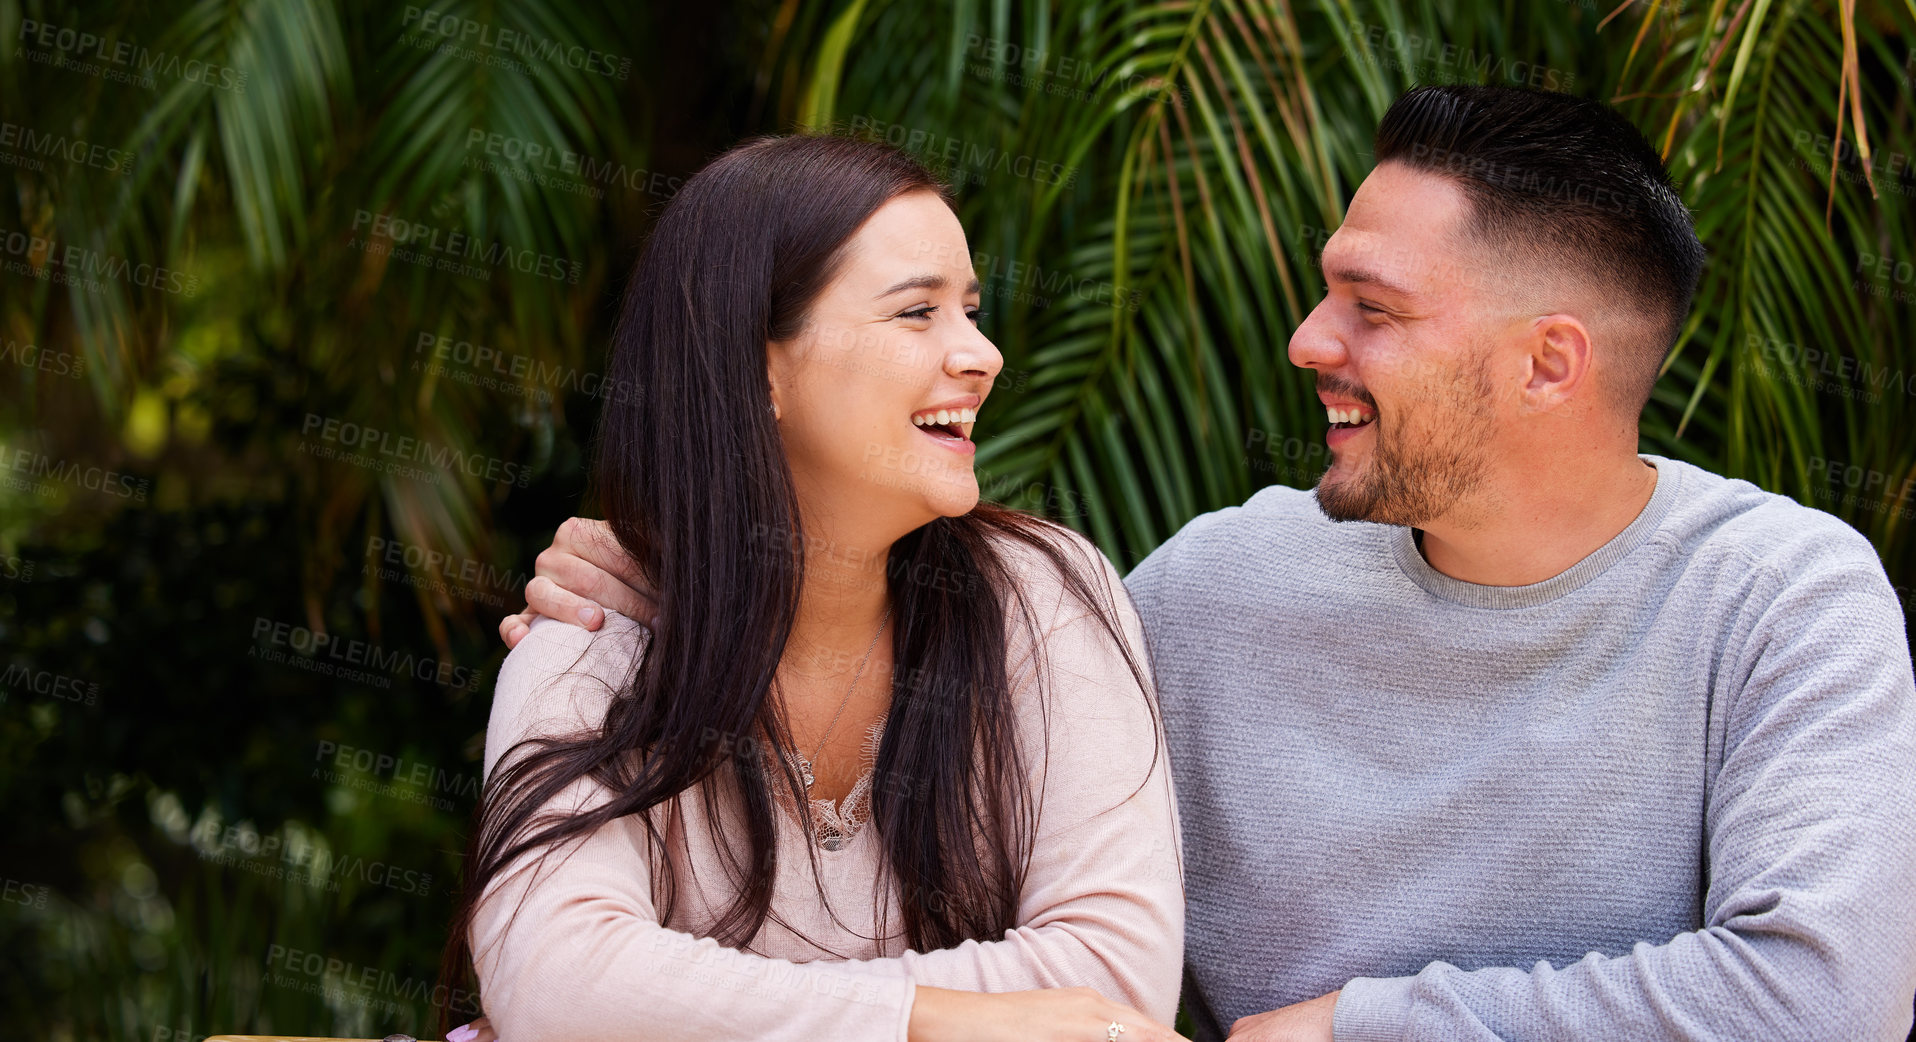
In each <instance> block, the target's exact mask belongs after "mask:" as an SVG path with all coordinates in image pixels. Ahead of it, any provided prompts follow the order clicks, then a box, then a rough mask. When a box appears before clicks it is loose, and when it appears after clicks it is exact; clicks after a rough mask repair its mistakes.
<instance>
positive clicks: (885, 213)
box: [449, 86, 1916, 1042]
mask: <svg viewBox="0 0 1916 1042" xmlns="http://www.w3.org/2000/svg"><path fill="white" fill-rule="evenodd" d="M1376 154H1377V164H1376V167H1375V169H1374V170H1373V171H1372V173H1371V174H1370V175H1369V176H1368V177H1367V178H1366V179H1365V180H1364V181H1363V183H1362V184H1361V185H1360V186H1359V188H1358V190H1357V193H1356V195H1355V197H1354V198H1353V200H1352V202H1351V205H1350V209H1349V212H1348V215H1347V216H1346V219H1345V221H1344V222H1343V225H1342V226H1341V227H1340V228H1339V230H1338V231H1337V232H1336V234H1334V235H1333V236H1331V238H1330V240H1329V241H1328V243H1327V244H1326V245H1325V247H1324V250H1323V256H1322V263H1323V271H1324V278H1325V280H1326V283H1327V295H1326V296H1325V298H1324V299H1323V301H1322V302H1321V303H1320V304H1319V305H1318V306H1317V308H1316V309H1315V310H1314V311H1313V312H1312V313H1311V314H1310V316H1309V317H1308V318H1307V319H1306V320H1305V322H1304V324H1303V325H1302V326H1300V327H1299V328H1298V330H1297V331H1296V333H1295V334H1294V335H1293V337H1292V338H1291V342H1290V352H1289V353H1290V359H1291V361H1292V362H1293V363H1295V364H1297V365H1300V366H1304V367H1308V368H1310V369H1313V370H1315V371H1316V380H1317V391H1318V396H1319V397H1320V398H1321V399H1322V401H1323V404H1324V405H1325V407H1326V410H1327V415H1328V419H1329V422H1330V431H1329V434H1328V438H1329V443H1330V448H1331V451H1332V455H1333V465H1332V467H1331V469H1330V470H1329V471H1328V472H1327V473H1326V474H1325V475H1324V476H1323V478H1322V479H1321V481H1320V482H1319V484H1318V486H1317V488H1316V489H1315V490H1314V491H1312V492H1302V491H1297V490H1294V489H1289V488H1283V487H1271V488H1266V489H1264V490H1262V491H1260V492H1258V493H1257V494H1256V495H1255V496H1253V497H1252V498H1251V499H1250V500H1249V501H1247V502H1246V503H1245V504H1244V505H1242V506H1239V507H1233V508H1229V509H1225V510H1220V511H1216V512H1214V513H1210V514H1206V515H1204V516H1202V517H1199V518H1197V519H1196V520H1194V521H1192V522H1191V523H1190V524H1189V525H1187V526H1186V527H1185V528H1184V529H1183V530H1182V531H1181V532H1179V533H1178V534H1177V535H1176V536H1174V537H1173V538H1172V539H1170V540H1169V541H1168V542H1166V543H1165V544H1164V545H1163V546H1161V547H1159V548H1158V549H1157V550H1156V551H1155V552H1154V553H1152V554H1151V555H1150V556H1149V557H1148V558H1146V559H1145V560H1144V561H1143V562H1142V563H1141V564H1139V565H1138V566H1137V568H1136V569H1135V570H1134V571H1132V572H1131V573H1130V575H1129V576H1126V577H1124V578H1123V579H1122V580H1119V578H1118V574H1117V572H1116V570H1115V569H1114V568H1113V567H1112V566H1111V565H1110V564H1109V562H1107V561H1106V560H1105V559H1104V558H1103V556H1102V555H1101V554H1100V553H1098V552H1097V550H1096V549H1095V548H1093V547H1092V546H1091V545H1090V544H1089V543H1087V542H1086V541H1085V540H1084V539H1082V538H1081V537H1079V536H1076V535H1074V534H1072V533H1070V532H1068V531H1066V530H1064V529H1061V528H1059V527H1056V526H1053V525H1051V524H1048V523H1045V522H1043V521H1040V520H1038V519H1034V518H1031V517H1028V516H1025V515H1020V514H1017V513H1014V512H1011V511H1007V510H1003V509H1000V508H996V507H992V506H989V505H986V504H981V503H979V502H978V490H977V484H976V481H975V479H974V477H973V475H972V471H971V460H972V455H973V451H974V449H973V444H972V442H971V436H972V433H973V424H974V423H975V422H976V421H977V418H978V417H979V415H980V414H981V413H982V414H983V415H984V416H986V417H987V420H986V422H987V423H988V422H989V421H988V417H989V407H988V406H986V405H985V402H986V400H987V398H988V396H989V393H990V390H991V383H992V379H993V377H994V376H995V375H996V374H997V373H998V371H999V368H1000V366H1001V364H1002V360H1001V358H1000V356H999V354H998V352H997V351H996V349H995V348H994V347H993V346H992V344H991V343H990V341H988V340H987V339H986V338H985V337H984V336H983V335H982V334H980V332H979V331H978V329H977V327H976V325H975V322H976V310H977V301H978V283H977V281H976V280H975V278H974V277H973V273H972V271H971V270H970V267H969V257H970V251H969V249H968V248H967V246H966V244H965V241H964V233H963V230H962V229H961V228H960V227H959V224H958V222H957V220H956V218H955V217H954V216H953V213H952V210H951V209H950V206H949V205H948V203H947V201H946V200H945V198H944V197H943V196H942V195H941V194H940V191H939V189H938V187H937V185H936V184H935V183H934V182H933V181H932V180H931V179H930V178H929V177H928V176H927V175H926V174H925V173H924V171H922V170H921V169H920V168H919V167H917V166H916V164H914V163H913V162H912V161H911V160H910V159H908V158H906V157H904V156H902V155H900V154H898V153H895V152H892V151H889V150H887V149H885V148H883V147H880V146H874V145H869V144H864V143H860V142H855V141H848V140H844V139H834V138H784V139H771V140H761V141H756V142H752V143H749V144H747V145H744V146H741V147H740V148H738V149H735V150H733V151H732V152H729V153H727V154H726V155H724V156H722V157H720V158H719V159H718V160H717V161H715V162H714V163H712V164H711V165H710V166H709V167H707V168H706V169H705V170H704V171H703V172H701V173H700V174H699V175H698V176H696V177H694V178H693V179H692V180H691V181H689V182H688V183H687V185H686V186H685V188H684V189H683V190H682V191H681V192H680V193H679V194H678V196H677V197H676V198H675V199H674V200H673V201H672V203H671V204H670V205H669V206H668V208H667V210H666V212H665V213H664V215H663V216H662V218H661V220H660V222H659V225H658V228H657V230H656V232H655V233H654V234H653V236H652V239H651V241H650V243H649V244H648V246H647V248H646V250H645V253H644V255H643V257H642V259H641V260H640V263H639V267H638V270H637V271H636V272H635V273H634V275H633V277H632V281H631V283H630V286H629V288H628V290H627V293H626V296H625V299H624V303H623V306H622V312H621V317H620V325H619V330H618V333H617V337H616V342H615V347H614V351H613V359H612V364H613V366H614V369H615V372H614V374H613V375H615V376H616V377H618V378H619V379H621V380H627V381H630V382H631V385H633V386H640V387H643V388H644V394H643V395H642V396H641V397H637V398H635V399H634V400H632V401H629V402H625V401H614V402H608V403H607V412H606V416H605V420H604V423H603V426H602V428H601V434H600V437H601V438H602V444H601V445H600V448H599V455H598V464H597V466H598V471H597V474H596V481H597V484H598V487H599V488H600V490H601V492H602V498H603V501H604V509H605V514H606V518H607V520H606V522H605V523H604V524H602V525H601V524H599V523H595V522H580V521H576V520H575V521H572V522H568V523H567V524H566V525H565V526H564V527H562V528H561V530H560V533H559V537H558V540H557V542H556V543H555V544H554V547H553V548H552V549H550V550H548V551H546V552H545V553H543V554H541V555H540V561H539V576H538V578H536V579H535V580H533V582H532V583H531V584H529V585H528V591H527V594H528V598H529V600H530V603H531V607H532V609H536V612H537V614H535V613H534V612H533V611H528V612H527V613H526V614H524V615H519V616H512V617H509V618H507V619H506V620H504V621H503V622H502V624H501V633H502V635H503V636H504V637H505V638H506V640H507V642H508V643H510V644H512V645H513V651H512V653H511V654H510V655H509V656H508V657H507V659H506V663H505V666H504V667H503V669H502V670H501V672H500V674H499V680H498V687H497V691H496V694H495V700H494V705H493V710H492V719H491V724H490V727H489V729H488V731H487V747H486V763H487V770H488V782H487V788H486V795H485V799H484V801H483V803H482V808H481V821H480V826H479V828H478V830H477V831H476V833H475V835H474V837H473V845H472V848H471V853H470V855H469V859H468V879H467V887H466V891H465V895H464V897H463V899H462V901H463V903H462V905H461V907H460V909H459V916H458V919H457V921H456V923H455V929H454V936H453V939H452V946H451V955H452V957H453V958H454V959H455V960H456V961H455V962H453V963H452V965H455V966H459V967H463V966H465V965H468V964H470V965H472V966H473V967H474V968H475V970H476V973H477V976H478V979H479V982H480V992H481V996H482V1001H483V1003H484V1005H485V1008H486V1011H487V1014H488V1018H487V1021H486V1022H483V1023H476V1024H475V1025H471V1026H466V1027H462V1028H460V1029H459V1030H457V1031H455V1032H453V1034H452V1035H451V1036H449V1037H452V1038H454V1039H455V1042H462V1040H467V1039H473V1038H484V1037H489V1036H492V1035H494V1034H495V1033H496V1035H497V1037H499V1038H502V1039H504V1040H505V1042H536V1040H537V1039H540V1038H548V1037H550V1038H560V1037H577V1038H612V1037H632V1038H647V1039H678V1038H684V1039H714V1040H723V1039H740V1040H743V1039H790V1040H811V1039H854V1040H864V1039H871V1040H880V1039H882V1040H887V1042H906V1040H909V1042H929V1040H938V1039H963V1040H967V1042H975V1040H988V1039H1033V1040H1047V1042H1048V1040H1063V1042H1099V1040H1104V1042H1112V1040H1119V1039H1121V1040H1122V1042H1152V1040H1165V1039H1172V1038H1176V1037H1178V1036H1176V1035H1175V1034H1174V1033H1173V1032H1172V1030H1171V1028H1170V1027H1168V1026H1166V1025H1168V1024H1170V1023H1171V1021H1172V1018H1173V1016H1174V1013H1175V1010H1176V1008H1177V1004H1178V999H1179V995H1180V990H1181V991H1182V995H1183V998H1184V1001H1185V1004H1186V1007H1187V1009H1188V1010H1189V1012H1190V1014H1191V1016H1192V1020H1193V1023H1194V1024H1195V1034H1196V1036H1197V1037H1198V1038H1200V1039H1222V1038H1225V1037H1227V1036H1228V1037H1229V1038H1231V1039H1233V1040H1238V1042H1277V1040H1335V1042H1369V1040H1400V1039H1402V1040H1409V1039H1459V1040H1475V1039H1485V1040H1488V1039H1540V1040H1558V1039H1632V1040H1635V1039H1712V1040H1716V1039H1721V1040H1750V1039H1766V1040H1768V1039H1839V1040H1845V1042H1849V1040H1864V1039H1880V1040H1890V1039H1900V1038H1902V1037H1903V1035H1904V1033H1905V1032H1907V1031H1908V1030H1909V1027H1910V1022H1911V998H1912V994H1913V993H1916V680H1913V679H1912V675H1911V666H1910V659H1909V653H1908V648H1907V645H1906V643H1905V637H1904V632H1903V619H1902V615H1901V611H1900V608H1899V606H1898V604H1897V601H1896V599H1895V597H1894V595H1893V592H1892V589H1891V587H1890V585H1889V583H1888V581H1887V579H1886V577H1885V575H1884V572H1883V569H1882V566H1881V564H1880V563H1879V561H1878V560H1877V557H1876V555H1875V553H1874V551H1873V549H1872V547H1871V546H1870V544H1869V543H1868V542H1867V541H1866V540H1864V539H1863V538H1862V537H1861V536H1860V535H1858V534H1857V533H1856V532H1855V531H1854V530H1852V529H1850V528H1849V527H1847V526H1845V525H1844V524H1842V523H1841V522H1839V521H1837V520H1836V519H1834V518H1832V517H1830V516H1828V515H1826V514H1823V513H1820V512H1818V511H1815V510H1811V509H1808V508H1805V507H1802V506H1799V505H1797V504H1796V503H1794V502H1792V501H1789V500H1786V499H1783V498H1782V497H1778V496H1774V495H1769V494H1767V493H1764V492H1762V491H1761V490H1759V489H1757V488H1755V487H1753V486H1751V485H1749V484H1747V483H1744V482H1741V481H1731V480H1726V479H1724V478H1721V477H1718V476H1716V475H1714V474H1711V473H1708V472H1706V471H1703V470H1701V469H1698V468H1697V467H1694V466H1691V465H1689V464H1686V463H1682V462H1679V461H1676V460H1671V459H1665V458H1661V457H1657V456H1647V455H1640V454H1639V453H1638V452H1637V429H1636V422H1637V416H1638V413H1639V412H1640V410H1641V408H1642V406H1643V404H1644V403H1645V401H1646V400H1647V399H1648V397H1649V394H1650V389H1651V386H1652V384H1653V383H1654V382H1655V380H1656V377H1657V373H1658V371H1659V369H1660V366H1661V363H1662V360H1663V357H1664V355H1665V353H1666V351H1667V349H1668V347H1669V345H1670V344H1671V343H1672V342H1673V340H1674V339H1675V336H1676V333H1677V331H1678V329H1679V328H1680V326H1681V325H1682V323H1683V321H1684V318H1685V315H1686V313H1687V312H1688V309H1689V305H1690V298H1691V296H1692V293H1693V292H1694V288H1695V286H1696V283H1697V279H1698V275H1699V272H1700V269H1701V266H1702V263H1703V250H1702V248H1701V246H1700V245H1699V244H1698V241H1697V239H1696V236H1695V234H1694V232H1693V231H1692V228H1691V224H1690V219H1689V216H1688V213H1687V211H1686V210H1685V209H1684V208H1683V206H1682V204H1681V202H1680V200H1679V199H1678V197H1677V196H1676V194H1675V193H1674V192H1673V191H1672V189H1671V187H1670V185H1669V181H1668V177H1667V174H1666V173H1665V172H1664V170H1663V167H1662V164H1661V162H1660V160H1659V158H1658V157H1657V155H1656V153H1655V152H1654V151H1653V150H1652V149H1651V148H1650V147H1649V146H1648V145H1646V144H1645V142H1644V141H1643V139H1642V137H1641V136H1640V135H1639V134H1638V133H1637V132H1636V131H1635V130H1634V129H1632V128H1631V127H1630V126H1629V124H1628V123H1627V122H1626V121H1624V120H1623V119H1622V118H1621V117H1619V116H1617V115H1616V114H1614V113H1613V112H1611V111H1610V110H1608V109H1606V108H1605V107H1603V106H1602V105H1600V104H1598V103H1595V102H1591V101H1583V100H1578V99H1575V98H1571V97H1568V96H1565V95H1559V94H1545V93H1537V92H1531V91H1522V90H1516V89H1510V88H1488V87H1460V86H1449V87H1426V88H1420V89H1417V90H1414V91H1411V92H1410V93H1408V94H1406V95H1405V96H1403V97H1402V98H1400V99H1399V100H1398V101H1397V102H1396V103H1395V104H1394V105H1392V106H1391V108H1390V110H1389V111H1388V112H1387V113H1386V114H1385V116H1384V119H1383V122H1382V123H1381V125H1380V126H1379V128H1378V131H1377V135H1376ZM1120 587H1122V588H1120ZM601 606H603V608H601ZM575 623H577V624H575ZM1147 638H1148V639H1147ZM1147 643H1148V648H1149V657H1148V658H1147V656H1146V647H1147ZM1173 782H1174V783H1175V790H1174V789H1173ZM1180 835H1181V837H1182V839H1181V843H1180Z"/></svg>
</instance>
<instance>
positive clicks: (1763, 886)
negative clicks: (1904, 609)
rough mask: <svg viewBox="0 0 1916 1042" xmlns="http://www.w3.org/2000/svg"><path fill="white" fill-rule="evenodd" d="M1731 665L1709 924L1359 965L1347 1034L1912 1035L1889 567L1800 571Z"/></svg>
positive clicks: (1911, 826)
mask: <svg viewBox="0 0 1916 1042" xmlns="http://www.w3.org/2000/svg"><path fill="white" fill-rule="evenodd" d="M1871 563H1872V564H1873V561H1872V562H1871ZM1721 668H1723V669H1725V670H1730V671H1733V672H1731V673H1730V674H1729V681H1728V683H1724V684H1721V685H1720V686H1719V690H1727V691H1728V692H1729V695H1728V697H1729V699H1730V700H1731V701H1730V705H1729V706H1728V708H1727V712H1726V714H1725V716H1724V720H1725V724H1724V730H1723V734H1722V739H1723V743H1724V745H1723V748H1724V757H1723V762H1722V768H1721V770H1720V771H1719V772H1718V774H1717V775H1716V777H1715V779H1714V780H1713V781H1712V783H1711V785H1710V790H1709V801H1708V804H1707V809H1706V816H1705V829H1706V831H1707V842H1708V858H1709V861H1708V864H1709V883H1708V891H1707V893H1706V895H1705V898H1704V907H1703V921H1704V924H1705V925H1704V927H1703V928H1702V929H1700V930H1696V931H1692V932H1689V933H1684V934H1680V935H1678V936H1677V937H1675V938H1673V939H1671V940H1669V941H1667V942H1665V943H1662V944H1652V943H1648V942H1645V943H1640V944H1638V945H1637V946H1636V947H1635V948H1634V949H1633V950H1632V951H1631V952H1630V953H1629V954H1627V955H1622V956H1617V957H1614V958H1607V957H1604V956H1602V955H1598V954H1595V953H1592V954H1591V955H1589V956H1587V957H1585V958H1583V959H1582V960H1580V961H1578V962H1575V963H1572V964H1570V965H1567V966H1564V967H1562V968H1561V969H1558V968H1555V967H1553V966H1551V965H1550V964H1549V963H1548V962H1539V963H1538V964H1536V965H1535V966H1533V967H1530V968H1529V969H1522V968H1515V967H1507V968H1489V969H1480V970H1474V971H1466V970H1463V969H1460V968H1458V967H1456V966H1452V965H1450V964H1448V963H1443V962H1434V963H1431V964H1430V965H1429V966H1426V967H1425V968H1424V969H1423V971H1422V972H1420V973H1418V974H1417V975H1416V976H1414V977H1398V978H1388V979H1385V978H1358V979H1356V980H1353V981H1351V982H1350V983H1349V984H1347V985H1345V987H1344V988H1343V990H1342V992H1341V993H1340V994H1339V996H1338V998H1337V1000H1336V1011H1335V1038H1336V1040H1337V1042H1372V1040H1384V1039H1388V1040H1391V1042H1398V1040H1402V1039H1424V1038H1432V1039H1437V1038H1441V1039H1457V1040H1484V1042H1490V1040H1497V1039H1505V1040H1508V1039H1584V1038H1591V1039H1594V1038H1629V1039H1697V1040H1704V1039H1707V1040H1719V1039H1720V1040H1724V1042H1731V1040H1746V1039H1758V1038H1760V1039H1844V1040H1851V1039H1854V1040H1859V1042H1860V1040H1867V1039H1880V1040H1901V1039H1902V1038H1903V1037H1904V1035H1905V1033H1906V1032H1907V1031H1908V1030H1909V1027H1910V1018H1911V1006H1910V1000H1911V995H1912V993H1916V681H1913V680H1912V677H1911V670H1910V659H1909V649H1908V645H1907V644H1906V643H1905V637H1904V632H1903V619H1902V613H1901V610H1900V606H1898V605H1897V604H1896V602H1895V600H1894V598H1893V596H1892V593H1891V591H1890V588H1889V584H1888V582H1887V580H1886V579H1885V577H1884V576H1883V573H1882V571H1881V568H1880V566H1877V567H1875V568H1873V569H1872V568H1868V567H1863V566H1860V565H1859V566H1856V567H1851V568H1847V569H1844V570H1840V571H1839V570H1832V571H1829V572H1825V573H1823V574H1821V575H1818V576H1816V577H1813V578H1810V579H1806V580H1800V581H1797V582H1795V583H1792V584H1789V585H1788V586H1787V587H1786V588H1784V589H1783V590H1782V591H1781V592H1780V593H1779V594H1778V595H1777V596H1776V597H1775V598H1774V599H1773V600H1771V601H1770V603H1769V604H1768V606H1767V607H1766V608H1765V609H1764V610H1763V612H1762V614H1761V616H1760V617H1759V618H1758V619H1757V620H1756V621H1755V623H1754V624H1753V626H1752V627H1751V629H1750V631H1749V637H1748V639H1747V640H1746V641H1745V643H1744V645H1743V650H1742V652H1741V653H1739V654H1737V655H1735V656H1733V657H1729V658H1726V659H1725V660H1724V661H1723V662H1722V663H1721ZM1739 679H1740V681H1741V682H1740V683H1739V682H1738V680H1739ZM1541 854H1542V852H1540V855H1541ZM1291 1009H1295V1007H1291ZM1280 1012H1281V1011H1280ZM1249 1019H1255V1018H1249ZM1251 1026H1252V1025H1246V1027H1251ZM1259 1037H1260V1036H1259V1035H1258V1034H1255V1033H1253V1032H1251V1031H1245V1032H1243V1033H1241V1034H1234V1035H1233V1038H1240V1039H1257V1038H1259ZM1277 1037H1285V1036H1277ZM1300 1037H1301V1036H1300Z"/></svg>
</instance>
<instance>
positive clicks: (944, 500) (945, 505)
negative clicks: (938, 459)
mask: <svg viewBox="0 0 1916 1042" xmlns="http://www.w3.org/2000/svg"><path fill="white" fill-rule="evenodd" d="M943 484H944V487H941V488H936V489H932V490H929V491H930V493H931V494H930V496H929V497H928V499H929V502H928V503H927V504H926V506H928V507H930V508H931V510H932V511H933V512H935V513H936V514H937V515H938V516H939V517H963V516H964V515H966V514H969V513H971V511H972V508H974V507H976V506H977V505H978V482H977V480H976V479H975V478H974V479H973V480H970V481H965V482H959V481H951V482H946V483H943Z"/></svg>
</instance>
